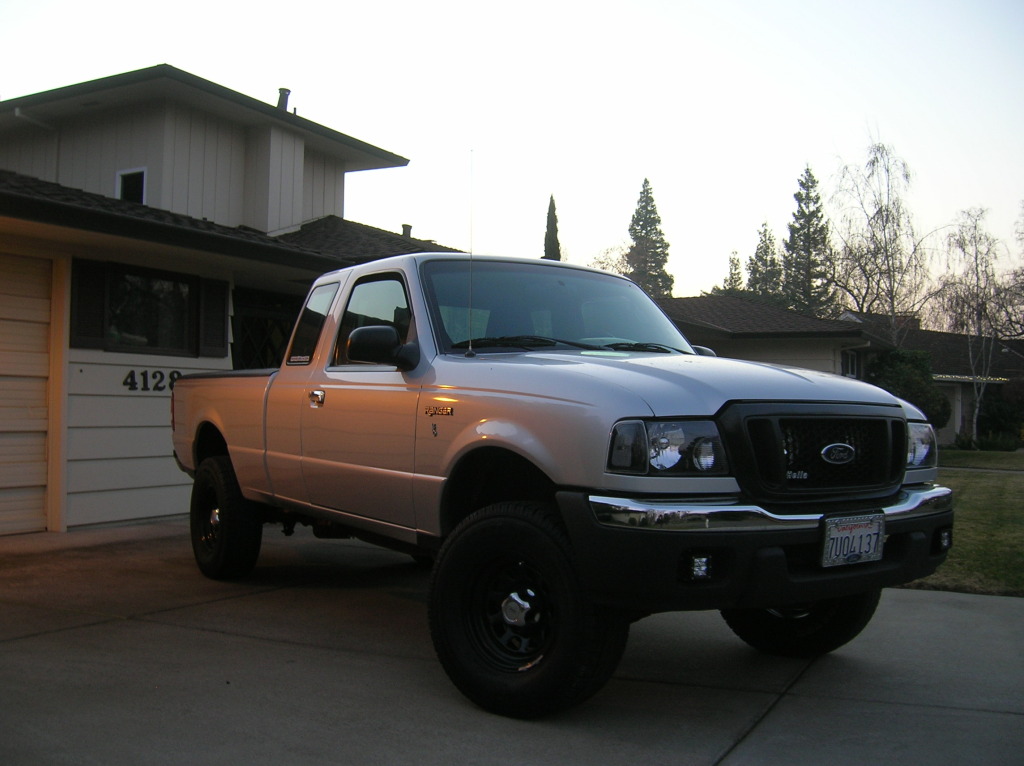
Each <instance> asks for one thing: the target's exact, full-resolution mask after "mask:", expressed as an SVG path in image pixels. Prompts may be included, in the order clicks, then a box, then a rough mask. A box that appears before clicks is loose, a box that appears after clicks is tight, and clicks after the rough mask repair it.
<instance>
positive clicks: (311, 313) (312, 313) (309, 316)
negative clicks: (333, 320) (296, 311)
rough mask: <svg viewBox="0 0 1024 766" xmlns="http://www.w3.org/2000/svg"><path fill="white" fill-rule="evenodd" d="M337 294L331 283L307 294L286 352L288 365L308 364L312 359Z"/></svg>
mask: <svg viewBox="0 0 1024 766" xmlns="http://www.w3.org/2000/svg"><path fill="white" fill-rule="evenodd" d="M337 292H338V283H337V282H331V283H329V284H326V285H320V286H319V287H317V288H316V289H315V290H313V292H311V293H310V294H309V299H308V300H307V301H306V306H305V308H303V309H302V314H300V315H299V321H298V324H297V325H296V326H295V337H294V338H292V347H291V350H290V351H289V352H288V364H309V363H310V362H311V361H312V359H313V352H314V351H315V350H316V344H317V341H318V340H319V339H320V331H321V330H323V328H324V322H325V321H326V319H327V312H329V311H330V310H331V304H332V303H333V302H334V296H335V295H336V294H337Z"/></svg>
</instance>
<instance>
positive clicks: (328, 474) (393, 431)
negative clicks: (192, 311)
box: [302, 272, 419, 529]
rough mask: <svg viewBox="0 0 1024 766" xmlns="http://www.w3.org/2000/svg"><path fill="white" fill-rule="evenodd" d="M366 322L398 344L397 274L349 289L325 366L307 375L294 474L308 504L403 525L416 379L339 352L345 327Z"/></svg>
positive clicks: (404, 322) (403, 300) (409, 519)
mask: <svg viewBox="0 0 1024 766" xmlns="http://www.w3.org/2000/svg"><path fill="white" fill-rule="evenodd" d="M371 325H390V326H392V327H394V328H395V329H396V330H398V335H399V337H400V338H401V339H402V342H403V343H404V342H405V341H406V340H407V339H408V337H409V335H410V333H411V332H413V331H414V330H413V322H412V314H411V311H410V308H409V299H408V293H407V290H406V287H405V282H404V280H403V279H402V277H401V275H400V274H398V273H392V272H388V273H385V274H375V275H371V276H368V277H364V278H362V279H360V280H359V281H358V282H356V284H355V285H354V286H353V287H352V290H351V292H350V294H349V298H348V303H347V305H346V306H345V309H344V311H343V313H342V314H341V319H340V321H339V323H338V334H337V338H336V340H335V343H334V346H333V350H332V352H331V356H330V358H329V359H328V360H327V366H326V369H325V370H324V371H323V372H321V373H320V374H318V375H317V376H314V378H313V379H311V388H310V391H309V395H308V400H309V406H307V407H305V408H304V409H303V410H302V474H303V476H304V478H305V483H306V488H307V491H308V493H309V498H310V501H311V502H312V503H313V504H314V505H319V506H322V507H324V508H331V509H334V510H338V511H343V512H345V513H349V514H354V515H357V516H362V517H365V518H370V519H375V520H380V521H385V522H387V523H390V524H397V525H399V526H403V527H407V528H410V529H411V528H414V527H415V512H414V509H413V503H412V472H413V467H414V466H413V443H414V432H415V417H416V408H417V403H418V397H419V383H418V381H417V380H416V378H415V376H414V375H413V374H412V373H408V372H402V371H401V370H398V369H397V368H395V367H394V366H391V365H380V364H364V363H358V362H352V361H350V360H349V359H348V358H347V356H346V344H347V341H348V336H349V335H350V334H351V332H352V330H354V329H356V328H357V327H366V326H371Z"/></svg>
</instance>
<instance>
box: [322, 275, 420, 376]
mask: <svg viewBox="0 0 1024 766" xmlns="http://www.w3.org/2000/svg"><path fill="white" fill-rule="evenodd" d="M411 323H412V312H411V311H410V310H409V300H408V298H407V297H406V294H405V286H404V285H403V284H402V281H401V279H399V277H398V276H397V275H395V274H388V275H384V276H376V275H375V276H373V277H369V278H367V279H364V280H363V281H361V282H359V283H357V284H356V286H355V287H354V288H353V289H352V297H351V298H350V299H349V302H348V306H346V307H345V313H344V314H343V315H342V317H341V326H340V328H339V330H338V340H337V342H336V343H335V344H334V353H333V355H332V357H331V364H332V365H340V364H353V362H351V361H350V360H349V358H348V355H347V354H346V350H347V349H346V347H347V345H348V336H349V335H351V334H352V331H353V330H355V329H356V328H357V327H370V326H374V325H384V326H387V327H394V328H395V330H397V331H398V337H399V339H400V340H401V342H402V343H405V341H406V338H407V336H408V335H409V325H410V324H411Z"/></svg>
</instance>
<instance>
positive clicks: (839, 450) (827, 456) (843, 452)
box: [821, 443, 857, 465]
mask: <svg viewBox="0 0 1024 766" xmlns="http://www.w3.org/2000/svg"><path fill="white" fill-rule="evenodd" d="M855 457H857V450H856V449H854V448H853V447H852V446H850V445H849V444H842V443H836V444H830V445H828V446H827V447H825V448H824V449H823V450H822V451H821V459H822V460H824V461H825V462H826V463H831V464H832V465H846V464H847V463H852V462H853V459H854V458H855Z"/></svg>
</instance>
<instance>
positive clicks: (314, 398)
mask: <svg viewBox="0 0 1024 766" xmlns="http://www.w3.org/2000/svg"><path fill="white" fill-rule="evenodd" d="M325 398H327V392H326V391H321V390H319V389H317V390H314V391H310V392H309V406H310V407H313V408H316V407H323V406H324V399H325Z"/></svg>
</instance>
